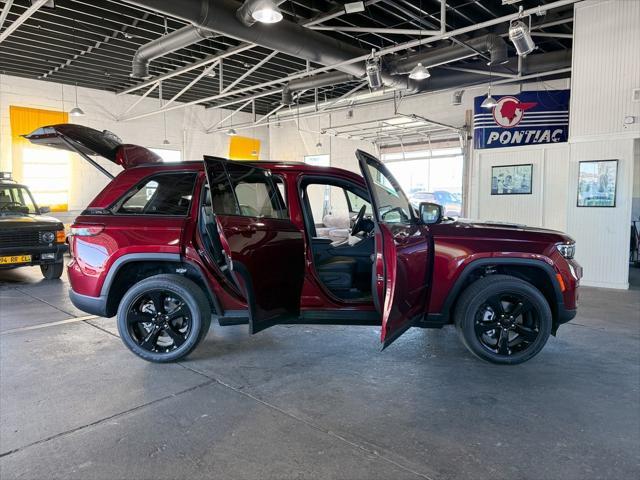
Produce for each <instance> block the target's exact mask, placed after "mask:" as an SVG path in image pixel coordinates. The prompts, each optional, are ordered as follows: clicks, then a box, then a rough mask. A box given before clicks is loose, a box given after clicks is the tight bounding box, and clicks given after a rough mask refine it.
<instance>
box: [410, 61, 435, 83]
mask: <svg viewBox="0 0 640 480" xmlns="http://www.w3.org/2000/svg"><path fill="white" fill-rule="evenodd" d="M430 76H431V74H430V73H429V70H428V69H427V67H425V66H424V65H422V63H421V62H418V63H417V65H416V66H415V67H413V68H412V69H411V72H409V78H410V79H411V80H424V79H425V78H429V77H430Z"/></svg>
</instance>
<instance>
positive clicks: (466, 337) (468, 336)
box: [454, 275, 553, 365]
mask: <svg viewBox="0 0 640 480" xmlns="http://www.w3.org/2000/svg"><path fill="white" fill-rule="evenodd" d="M498 293H514V294H518V295H522V296H523V297H524V298H526V300H527V301H529V302H530V303H531V304H532V305H533V306H534V308H535V309H536V311H537V314H538V322H539V334H538V337H537V338H536V340H535V342H534V343H533V345H531V346H530V347H529V348H527V349H526V350H525V351H523V352H519V353H516V354H514V355H511V356H503V355H498V354H497V353H493V352H491V351H489V350H487V349H486V348H485V347H484V346H483V345H482V344H481V343H480V340H479V339H478V338H477V336H476V333H475V316H476V313H477V311H478V309H479V308H480V306H481V305H482V304H483V303H484V302H485V301H486V299H487V298H488V297H490V296H492V295H496V294H498ZM454 320H455V324H456V327H457V329H458V334H459V335H460V338H461V340H462V342H463V343H464V345H465V347H467V349H468V350H469V351H470V352H471V353H473V354H474V355H476V356H477V357H479V358H481V359H483V360H487V361H489V362H492V363H497V364H502V365H516V364H519V363H523V362H526V361H527V360H529V359H531V358H533V357H534V356H536V355H537V354H538V353H539V352H540V351H541V350H542V348H543V347H544V346H545V344H546V343H547V340H548V339H549V335H550V334H551V328H552V325H553V316H552V313H551V309H550V307H549V303H548V302H547V299H546V298H545V297H544V295H543V294H542V293H541V292H540V290H538V289H537V288H536V287H535V286H533V285H532V284H530V283H528V282H526V281H524V280H521V279H519V278H516V277H512V276H508V275H491V276H489V277H484V278H482V279H480V280H478V281H477V282H475V283H473V284H471V285H470V286H469V287H467V290H465V291H464V292H463V294H462V296H461V297H460V300H459V301H458V304H457V306H456V311H455V319H454Z"/></svg>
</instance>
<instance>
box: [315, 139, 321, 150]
mask: <svg viewBox="0 0 640 480" xmlns="http://www.w3.org/2000/svg"><path fill="white" fill-rule="evenodd" d="M316 148H322V142H321V141H320V140H318V143H316Z"/></svg>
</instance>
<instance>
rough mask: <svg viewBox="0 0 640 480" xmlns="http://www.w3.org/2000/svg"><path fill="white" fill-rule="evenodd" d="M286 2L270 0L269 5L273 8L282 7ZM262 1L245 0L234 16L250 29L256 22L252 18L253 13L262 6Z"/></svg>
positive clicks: (283, 0) (284, 0)
mask: <svg viewBox="0 0 640 480" xmlns="http://www.w3.org/2000/svg"><path fill="white" fill-rule="evenodd" d="M286 1H287V0H270V2H271V4H272V5H274V6H276V7H277V6H279V5H282V4H283V3H284V2H286ZM263 3H264V0H245V2H244V3H243V4H242V6H241V7H240V8H238V10H236V16H237V17H238V20H240V21H241V22H242V23H243V24H244V25H246V26H247V27H251V26H252V25H253V24H255V23H256V21H255V20H254V18H253V11H254V10H255V9H256V8H258V7H260V6H262V4H263Z"/></svg>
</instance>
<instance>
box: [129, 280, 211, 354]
mask: <svg viewBox="0 0 640 480" xmlns="http://www.w3.org/2000/svg"><path fill="white" fill-rule="evenodd" d="M149 290H166V291H170V292H174V293H176V294H177V295H179V296H180V297H181V298H182V299H183V300H184V301H185V303H186V305H187V307H188V308H189V311H190V313H191V332H190V334H189V336H188V338H187V339H186V341H185V342H184V344H182V345H181V346H180V347H179V348H177V349H176V350H173V351H171V352H168V353H154V352H150V351H148V350H145V349H143V348H142V347H140V346H139V345H138V344H137V343H136V341H135V339H133V338H132V336H131V334H130V332H129V329H128V328H127V312H128V310H129V308H131V305H132V304H133V302H134V301H135V300H137V299H138V298H139V297H140V295H142V294H143V293H144V292H146V291H149ZM117 323H118V332H119V333H120V338H121V339H122V341H123V343H124V344H125V346H126V347H127V348H128V349H129V350H131V351H132V352H133V353H134V354H136V355H137V356H138V357H140V358H142V359H144V360H147V361H150V362H156V363H166V362H174V361H176V360H179V359H181V358H183V357H185V356H187V355H188V354H189V353H191V352H192V351H193V349H194V348H195V347H196V346H198V344H199V343H200V341H201V340H202V339H203V338H204V337H205V336H206V334H207V332H208V330H209V326H210V324H211V309H210V307H209V303H208V301H207V299H206V297H205V295H204V293H203V292H202V289H200V287H198V286H197V285H196V284H195V283H194V282H192V281H191V280H189V279H187V278H184V277H182V276H180V275H155V276H153V277H149V278H146V279H144V280H141V281H140V282H138V283H136V284H135V285H133V286H132V287H131V288H130V289H129V290H127V292H126V293H125V294H124V296H123V297H122V300H120V305H119V306H118V313H117Z"/></svg>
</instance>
